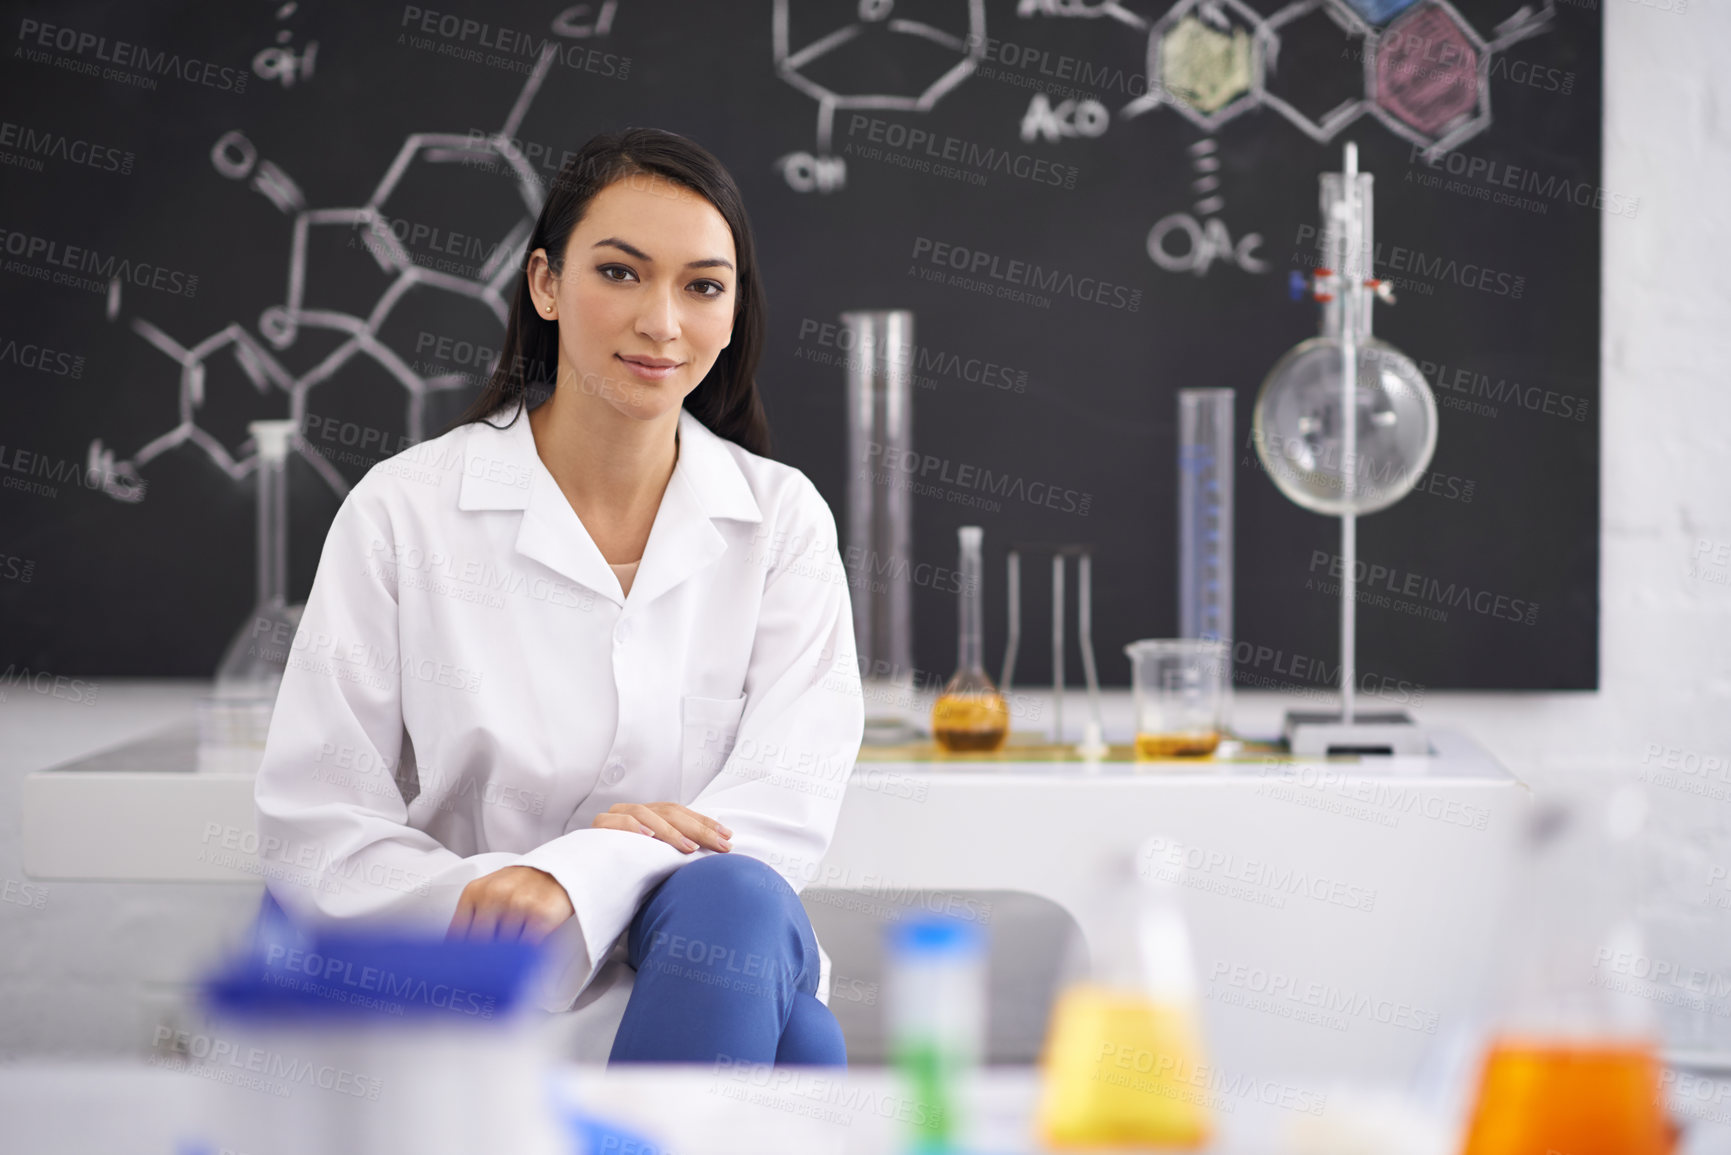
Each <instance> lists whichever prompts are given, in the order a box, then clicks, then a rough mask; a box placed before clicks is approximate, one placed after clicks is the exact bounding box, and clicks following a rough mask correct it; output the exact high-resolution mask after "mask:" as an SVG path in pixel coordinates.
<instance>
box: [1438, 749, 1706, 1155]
mask: <svg viewBox="0 0 1731 1155" xmlns="http://www.w3.org/2000/svg"><path fill="white" fill-rule="evenodd" d="M1577 777H1578V778H1579V779H1580V780H1578V781H1572V782H1571V783H1570V784H1569V785H1568V787H1567V788H1566V789H1559V790H1554V791H1552V792H1549V793H1547V792H1545V791H1540V792H1539V798H1538V801H1537V803H1536V804H1535V809H1534V813H1533V815H1532V818H1531V821H1530V822H1529V823H1528V829H1527V832H1526V840H1525V853H1524V855H1523V856H1522V858H1521V861H1520V877H1519V879H1518V887H1517V891H1516V899H1515V901H1514V902H1512V903H1511V904H1510V909H1509V915H1510V918H1511V928H1512V930H1513V931H1514V933H1513V934H1512V935H1511V936H1510V942H1511V946H1512V948H1513V958H1512V969H1511V973H1510V975H1509V977H1508V979H1507V981H1506V985H1505V987H1504V989H1503V991H1502V992H1501V998H1502V1006H1501V1007H1500V1008H1499V1009H1498V1012H1497V1022H1496V1026H1495V1028H1494V1029H1493V1030H1492V1031H1491V1032H1490V1039H1489V1042H1488V1044H1487V1046H1486V1049H1485V1054H1484V1059H1483V1063H1482V1066H1481V1067H1480V1070H1479V1074H1478V1081H1477V1086H1476V1093H1475V1096H1474V1103H1473V1109H1472V1114H1471V1117H1470V1119H1469V1121H1468V1124H1467V1129H1466V1133H1465V1137H1464V1138H1463V1140H1462V1145H1461V1155H1547V1153H1548V1152H1565V1153H1566V1155H1670V1153H1671V1151H1672V1150H1673V1149H1674V1147H1675V1145H1676V1138H1677V1133H1676V1130H1675V1128H1674V1127H1673V1125H1672V1123H1671V1121H1670V1119H1669V1117H1668V1115H1667V1112H1666V1105H1665V1101H1664V1094H1663V1085H1662V1083H1661V1079H1660V1073H1661V1063H1660V1060H1659V1035H1658V1030H1657V1027H1656V1025H1655V1023H1654V1022H1653V1015H1652V1008H1651V1004H1650V1002H1649V1000H1647V999H1645V998H1642V997H1640V996H1639V995H1638V993H1636V992H1634V991H1631V990H1629V989H1626V988H1625V985H1624V984H1623V983H1622V982H1621V981H1620V980H1619V977H1618V975H1617V974H1616V973H1615V972H1614V968H1612V967H1611V966H1610V965H1609V963H1610V962H1611V960H1615V959H1617V958H1622V957H1640V956H1641V955H1642V946H1641V941H1642V937H1643V936H1642V934H1641V930H1640V925H1639V923H1638V921H1637V920H1636V918H1635V917H1634V914H1635V911H1636V909H1637V904H1636V899H1635V895H1634V893H1633V890H1632V885H1633V884H1632V882H1631V880H1632V879H1634V878H1637V877H1639V874H1640V872H1639V871H1638V870H1636V869H1635V863H1634V862H1633V858H1634V853H1635V851H1636V849H1637V848H1638V845H1639V841H1638V838H1637V835H1638V833H1639V831H1640V829H1641V825H1642V822H1643V820H1644V817H1645V814H1646V807H1647V798H1646V794H1645V791H1644V788H1643V787H1641V786H1639V785H1638V784H1636V783H1633V782H1622V783H1620V784H1619V783H1617V782H1615V781H1613V782H1611V783H1608V784H1607V783H1605V782H1602V781H1601V782H1594V781H1593V780H1592V778H1591V776H1589V775H1587V774H1586V772H1581V773H1580V774H1579V775H1577ZM1637 985H1638V984H1637Z"/></svg>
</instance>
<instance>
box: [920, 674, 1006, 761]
mask: <svg viewBox="0 0 1731 1155" xmlns="http://www.w3.org/2000/svg"><path fill="white" fill-rule="evenodd" d="M1009 737H1010V707H1009V705H1008V704H1007V703H1005V701H1004V696H1003V695H1002V694H1000V693H998V692H997V691H996V690H985V691H962V692H961V693H950V692H948V691H946V692H944V693H943V694H940V695H938V700H937V703H936V704H935V705H933V706H932V738H933V739H934V740H935V741H936V742H937V744H938V745H939V746H941V747H943V748H944V749H945V750H948V751H950V752H951V753H966V752H972V751H983V750H996V749H999V748H1000V747H1002V746H1003V744H1004V743H1005V742H1006V741H1007V740H1008V739H1009Z"/></svg>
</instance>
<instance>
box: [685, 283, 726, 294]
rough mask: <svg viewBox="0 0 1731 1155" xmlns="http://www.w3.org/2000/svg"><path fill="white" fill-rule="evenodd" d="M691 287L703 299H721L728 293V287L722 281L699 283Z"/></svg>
mask: <svg viewBox="0 0 1731 1155" xmlns="http://www.w3.org/2000/svg"><path fill="white" fill-rule="evenodd" d="M691 287H692V288H694V289H696V290H697V293H698V295H699V296H702V297H719V296H721V294H723V293H725V292H727V286H726V285H724V284H722V283H721V282H720V281H697V282H695V283H693V284H692V286H691Z"/></svg>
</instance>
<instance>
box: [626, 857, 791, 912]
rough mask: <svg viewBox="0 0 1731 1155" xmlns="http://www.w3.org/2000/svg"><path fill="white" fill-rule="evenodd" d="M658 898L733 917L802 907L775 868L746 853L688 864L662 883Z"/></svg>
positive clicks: (706, 858) (703, 859) (701, 859)
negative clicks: (724, 911)
mask: <svg viewBox="0 0 1731 1155" xmlns="http://www.w3.org/2000/svg"><path fill="white" fill-rule="evenodd" d="M661 889H662V893H661V894H660V895H658V896H657V897H660V898H664V899H666V900H667V901H669V902H676V903H679V904H681V905H690V906H692V907H694V908H695V909H697V910H722V909H725V910H726V911H727V912H728V913H729V915H730V916H731V917H733V918H742V917H743V918H751V917H752V916H753V915H754V914H761V915H765V916H768V915H774V914H780V913H785V912H787V911H788V910H790V909H793V908H797V907H798V906H799V897H798V896H797V895H795V894H794V892H793V887H791V886H789V885H788V884H787V880H786V879H785V878H783V877H782V876H781V875H779V874H777V873H776V872H775V868H774V867H771V866H769V865H768V864H767V863H764V862H761V861H759V860H758V859H755V858H748V857H746V856H745V855H743V854H734V853H728V854H712V855H709V856H707V857H705V858H700V859H698V860H697V861H696V862H692V863H687V864H686V865H684V866H682V867H680V868H679V869H678V870H676V871H674V872H673V874H672V875H671V876H669V878H668V879H667V881H666V882H664V883H662V886H661Z"/></svg>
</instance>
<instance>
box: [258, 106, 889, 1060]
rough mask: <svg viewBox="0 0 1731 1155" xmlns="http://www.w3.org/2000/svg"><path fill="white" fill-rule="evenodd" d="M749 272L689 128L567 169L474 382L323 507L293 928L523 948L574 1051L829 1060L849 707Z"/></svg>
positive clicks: (302, 675) (299, 713)
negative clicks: (824, 913) (818, 909)
mask: <svg viewBox="0 0 1731 1155" xmlns="http://www.w3.org/2000/svg"><path fill="white" fill-rule="evenodd" d="M757 276H758V274H757V263H756V258H755V254H754V252H753V248H752V240H751V230H750V226H749V224H748V223H747V220H746V215H745V210H744V207H743V205H742V204H741V200H740V195H739V190H738V188H737V187H736V186H735V184H734V182H733V179H732V178H731V177H730V176H729V175H728V173H727V172H726V170H725V169H723V168H722V166H721V164H720V162H718V161H717V160H716V159H715V158H714V157H713V156H711V155H710V154H709V153H708V152H706V151H705V150H703V149H702V148H700V147H699V146H697V145H696V144H693V143H692V142H690V141H688V140H685V139H684V138H682V137H678V136H675V135H673V134H671V133H666V132H661V131H657V130H653V129H632V130H629V131H627V132H623V133H619V134H608V135H603V136H598V137H596V138H595V139H593V140H591V141H590V142H589V143H588V144H587V145H586V146H584V148H583V149H582V151H581V152H580V153H579V154H578V155H577V156H575V157H574V158H572V160H571V161H570V162H569V163H568V164H567V165H566V166H565V168H564V170H563V171H562V172H561V173H560V174H559V179H558V180H557V182H556V183H555V185H554V187H553V190H552V192H551V193H550V194H549V196H548V198H547V201H546V204H545V205H544V206H543V207H542V210H541V215H540V219H539V220H537V222H536V224H535V231H534V233H533V234H532V235H531V237H530V238H529V242H528V247H527V257H526V260H525V263H524V276H523V278H522V280H521V281H520V282H519V284H518V285H517V291H516V294H515V297H514V299H513V300H512V303H511V315H510V319H509V324H508V328H507V331H506V336H505V342H504V348H503V351H502V354H501V356H500V360H499V364H498V366H497V368H496V369H495V370H494V372H493V375H492V377H491V379H490V380H489V381H488V383H487V386H486V389H485V391H484V392H483V394H482V396H481V397H480V399H479V400H478V401H477V402H476V404H475V405H474V407H473V408H472V409H471V411H470V413H469V414H468V415H467V417H466V418H465V419H464V421H463V422H462V423H461V424H459V425H458V426H457V427H456V428H455V429H453V430H452V431H451V432H449V433H446V434H445V435H444V436H442V437H439V438H436V439H434V440H432V441H428V442H425V443H423V444H421V445H419V446H416V447H415V448H414V449H412V450H409V451H408V452H406V453H403V454H401V455H399V456H397V457H394V458H392V459H390V460H388V461H385V462H381V463H380V464H379V465H378V466H376V467H375V468H374V469H372V470H371V471H370V472H369V473H368V474H367V476H366V477H365V478H364V479H363V480H362V481H361V482H360V484H358V485H356V486H355V488H354V490H353V491H352V492H351V493H350V494H349V497H348V499H347V500H346V501H345V502H344V503H343V505H342V507H341V508H340V509H339V510H338V512H337V515H336V518H335V520H334V521H333V522H332V524H331V529H330V534H329V537H328V538H327V539H326V542H325V547H324V552H323V555H322V556H321V558H320V560H319V569H318V575H317V578H316V580H315V581H314V583H313V589H312V593H311V596H310V597H309V598H308V601H307V606H306V611H305V614H304V616H303V618H302V621H301V625H300V629H299V632H298V633H297V635H296V640H295V645H294V648H293V651H292V656H291V660H290V663H289V669H288V671H287V673H286V675H285V676H284V678H283V682H282V688H281V691H280V693H279V695H278V698H277V704H276V713H275V715H274V717H273V719H272V722H271V730H270V738H269V741H268V743H267V747H266V751H265V758H264V765H263V767H262V769H261V770H260V772H259V776H258V786H257V791H256V797H257V803H258V822H259V834H260V838H261V845H263V846H265V847H268V848H270V849H269V850H268V851H267V859H275V860H276V861H274V862H267V870H268V875H269V885H270V890H271V892H272V894H273V895H274V896H275V898H276V899H277V900H278V901H279V902H280V903H281V905H282V906H283V907H285V908H286V909H287V910H288V911H289V912H290V913H291V914H294V915H299V916H301V917H303V918H306V919H363V918H364V919H390V920H399V921H405V922H412V923H414V924H417V925H421V926H424V927H436V928H437V929H438V930H440V931H444V932H446V933H448V934H451V935H465V936H472V937H498V938H528V939H533V940H540V941H544V943H545V945H546V947H547V951H548V954H549V956H550V961H551V963H552V966H551V970H550V977H549V982H548V985H547V987H546V989H545V991H544V997H543V1005H544V1006H545V1007H546V1008H547V1009H549V1010H560V1011H563V1010H575V1011H576V1012H577V1015H576V1018H575V1019H574V1020H572V1022H573V1023H574V1025H576V1026H577V1029H576V1030H575V1031H574V1034H575V1035H576V1039H577V1046H576V1053H577V1054H578V1055H580V1056H587V1057H594V1058H599V1057H601V1056H609V1057H610V1058H611V1059H612V1060H614V1061H628V1060H643V1061H661V1062H679V1061H685V1062H706V1063H707V1062H714V1061H715V1060H716V1059H717V1058H718V1057H725V1058H728V1059H732V1060H737V1061H749V1062H764V1063H768V1062H783V1063H825V1064H839V1063H842V1062H845V1053H844V1049H843V1044H842V1038H841V1032H840V1029H839V1027H838V1026H837V1024H836V1021H835V1019H834V1017H833V1016H832V1015H831V1014H830V1013H829V1011H828V1009H827V1007H826V1006H825V1005H824V1004H823V1003H822V1002H821V1001H820V999H819V997H818V996H819V995H821V994H823V993H825V992H826V991H827V980H828V976H827V974H823V973H821V972H822V971H823V970H824V969H825V967H826V964H827V959H825V958H824V957H823V955H822V952H821V951H820V950H819V949H818V946H817V942H816V939H815V937H814V936H813V934H812V929H811V924H810V923H809V921H808V920H807V918H806V916H805V912H804V910H803V909H802V908H801V906H800V903H799V900H798V898H797V897H796V895H795V890H796V888H797V887H799V886H800V885H801V884H802V883H803V882H804V881H806V880H807V879H809V878H811V877H813V874H814V870H815V867H816V865H817V863H818V861H819V859H821V858H822V856H823V854H824V852H825V850H826V848H827V847H828V844H829V840H830V836H831V834H832V832H833V830H834V827H835V821H836V814H837V812H838V810H839V808H840V805H841V798H842V793H843V788H844V786H845V784H846V780H847V776H848V774H849V772H850V771H851V769H852V767H853V762H854V759H855V756H856V755H857V754H858V750H859V742H860V735H861V731H862V727H863V724H864V711H863V701H862V698H861V695H860V684H859V674H858V670H857V667H856V665H855V658H854V647H853V624H852V617H851V611H850V607H849V603H848V586H847V583H846V579H845V574H844V573H843V570H842V567H841V563H840V558H839V554H838V551H837V547H836V528H835V519H834V517H833V516H832V515H831V513H830V510H829V508H828V506H827V505H826V504H825V503H824V501H823V498H822V497H821V496H819V494H818V492H817V490H816V488H815V487H813V485H812V484H811V482H810V481H809V480H807V479H806V477H805V475H804V474H802V473H800V472H799V471H798V470H796V469H793V468H791V467H789V466H786V465H782V464H778V463H777V462H774V461H771V460H769V459H768V458H767V457H765V456H763V455H764V454H765V453H767V451H768V430H767V425H766V422H765V420H764V415H763V409H762V405H761V404H760V402H759V399H758V395H757V388H756V384H755V381H754V374H755V371H756V368H757V361H758V354H759V350H760V349H761V346H762V342H763V324H764V322H763V309H764V305H763V295H762V291H761V288H760V286H759V284H758V279H757ZM549 382H551V383H552V388H551V389H550V390H549V388H548V383H549ZM615 1027H616V1028H617V1029H616V1030H615Z"/></svg>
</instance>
